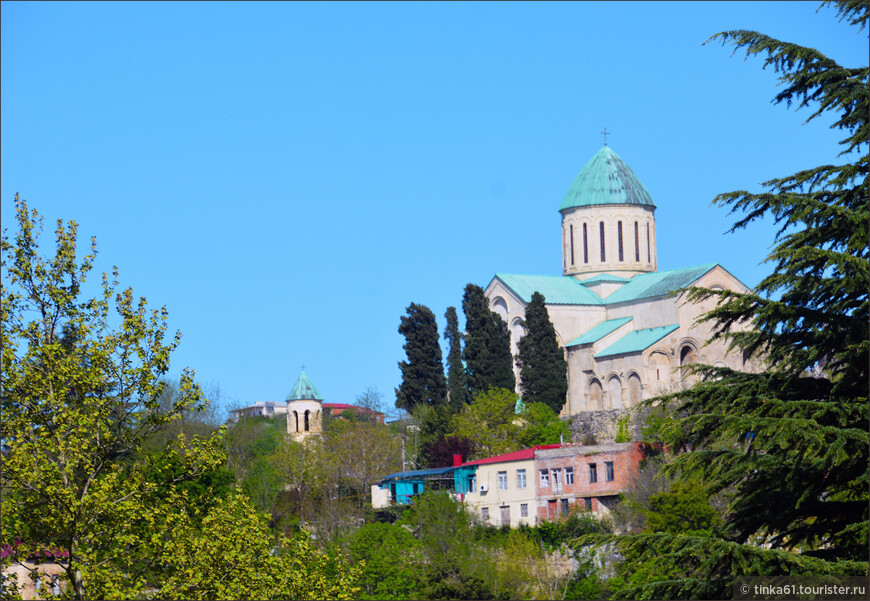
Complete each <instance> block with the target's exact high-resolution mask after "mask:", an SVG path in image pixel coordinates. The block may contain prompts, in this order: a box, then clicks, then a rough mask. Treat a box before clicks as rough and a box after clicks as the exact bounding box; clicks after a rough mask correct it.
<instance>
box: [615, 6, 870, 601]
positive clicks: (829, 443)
mask: <svg viewBox="0 0 870 601" xmlns="http://www.w3.org/2000/svg"><path fill="white" fill-rule="evenodd" d="M836 7H837V10H838V14H839V17H840V19H841V20H845V21H847V22H848V23H849V24H850V25H852V26H857V27H859V28H861V29H863V28H865V27H866V25H867V16H868V5H867V4H866V3H864V2H838V3H836ZM711 41H718V42H721V43H722V44H730V45H733V46H734V47H735V49H744V50H745V51H746V53H747V55H748V56H755V55H758V54H761V55H765V60H764V66H765V67H773V69H774V70H776V71H777V72H778V73H780V81H781V82H782V84H783V85H784V89H783V90H782V91H780V92H779V94H777V96H776V98H775V99H774V102H775V103H781V102H785V103H786V104H787V105H790V104H791V103H793V102H794V103H796V104H797V105H798V107H814V112H813V113H812V114H811V115H810V116H809V118H808V119H807V121H812V120H813V119H815V118H817V117H819V116H821V115H824V114H829V113H831V114H834V115H835V116H836V117H835V122H834V124H833V126H832V127H833V128H836V129H840V130H842V131H843V132H844V136H845V137H844V138H843V139H842V141H841V144H842V146H843V152H842V153H841V156H844V157H846V161H845V162H843V163H842V164H839V165H838V164H827V165H821V166H818V167H811V168H807V169H805V170H802V171H800V172H798V173H796V174H794V175H789V176H786V177H781V178H776V179H772V180H770V181H768V182H766V183H764V184H763V186H764V188H765V189H764V191H762V192H749V191H746V190H740V191H736V192H729V193H725V194H720V195H719V196H717V197H716V199H715V202H716V203H717V204H719V205H721V206H726V207H730V208H731V211H732V212H733V213H736V214H738V215H740V217H739V219H738V220H737V222H736V223H735V225H734V226H733V228H732V231H733V230H736V229H740V228H745V227H748V226H749V225H750V224H752V223H753V222H754V221H756V220H759V219H762V218H767V219H771V220H773V221H774V222H775V223H776V224H777V225H778V226H779V230H778V232H777V234H776V236H775V239H774V243H773V246H772V250H771V252H770V254H769V255H768V257H767V262H768V263H771V264H772V266H773V271H772V273H771V274H770V275H769V276H767V277H766V278H764V279H763V280H762V282H761V283H760V284H759V285H758V287H757V288H756V289H755V290H753V291H751V292H748V293H745V294H741V293H737V292H732V291H722V290H704V289H695V290H692V291H691V298H692V299H694V300H703V299H706V298H711V297H712V298H716V299H717V301H718V303H717V306H716V308H715V309H714V310H713V311H712V312H711V313H709V314H708V316H707V319H708V320H711V321H712V323H713V324H714V325H715V333H714V336H715V338H719V339H723V340H726V341H728V342H729V343H730V344H731V348H732V350H735V351H743V352H744V353H746V354H748V355H754V356H757V357H758V358H759V359H761V360H762V361H763V362H764V363H765V365H766V369H765V371H763V372H761V373H743V372H739V371H734V370H730V369H726V368H715V367H711V366H694V367H693V371H695V372H696V373H698V374H699V375H700V376H701V377H702V381H701V382H699V383H698V384H696V385H695V386H693V387H692V388H690V389H688V390H686V391H681V392H677V393H674V394H672V395H670V396H668V397H665V398H664V399H663V400H664V401H665V402H666V403H667V404H668V405H669V406H671V407H672V409H673V410H674V411H675V413H674V417H672V418H671V419H670V420H669V421H667V422H666V423H665V428H666V431H667V433H666V438H667V439H668V440H667V441H668V442H670V443H672V444H673V445H674V448H679V447H680V446H681V445H687V447H688V448H692V449H694V450H693V451H691V452H687V453H683V454H681V455H679V456H677V457H675V458H674V459H673V462H672V463H671V464H670V465H669V466H667V467H666V471H667V472H668V473H669V474H671V475H673V476H675V477H676V478H677V482H678V483H679V482H685V483H689V482H691V481H692V479H696V480H698V481H702V482H704V483H705V484H706V485H707V486H709V490H710V491H711V492H714V493H715V492H722V493H724V494H726V496H727V498H728V501H729V503H728V507H727V510H726V512H725V516H726V524H725V527H724V528H723V529H722V531H721V532H720V533H719V534H713V535H710V536H690V535H687V534H683V535H673V534H671V533H667V532H663V533H657V534H646V535H643V534H642V535H638V536H633V537H620V538H618V539H616V540H617V544H618V545H620V546H621V547H622V549H623V550H624V551H625V552H626V554H628V553H630V554H631V555H632V556H633V557H634V558H636V560H638V561H641V562H643V561H656V562H657V571H656V572H655V573H656V574H658V576H659V577H657V578H650V579H648V580H647V581H645V582H642V583H639V584H638V585H637V586H635V587H634V588H628V589H626V590H624V591H622V593H621V594H624V595H625V596H627V597H634V598H649V597H657V598H662V597H669V598H680V597H694V598H699V597H706V598H717V597H719V598H721V597H722V596H723V595H730V592H731V589H730V584H731V581H732V579H733V577H734V576H735V575H740V574H747V575H787V574H792V573H801V574H841V575H845V574H852V575H858V574H867V571H868V562H867V559H868V557H867V548H868V481H870V480H868V465H870V460H868V427H867V415H868V400H867V381H868V373H867V370H868V344H870V343H868V336H867V323H868V289H870V273H868V231H867V215H868V189H867V175H868V157H867V145H868V124H867V119H868V113H870V106H868V68H867V66H866V65H865V66H861V67H857V68H847V67H843V66H840V65H838V64H837V63H836V62H835V61H833V60H832V59H830V58H828V57H826V56H825V55H823V54H822V53H821V52H819V51H817V50H814V49H811V48H806V47H803V46H800V45H797V44H793V43H787V42H782V41H780V40H776V39H773V38H770V37H768V36H766V35H763V34H760V33H757V32H754V31H726V32H722V33H719V34H717V35H715V36H713V38H711ZM744 323H748V324H751V326H752V327H751V329H748V330H744V329H742V328H741V329H738V328H736V327H734V326H736V325H739V324H744Z"/></svg>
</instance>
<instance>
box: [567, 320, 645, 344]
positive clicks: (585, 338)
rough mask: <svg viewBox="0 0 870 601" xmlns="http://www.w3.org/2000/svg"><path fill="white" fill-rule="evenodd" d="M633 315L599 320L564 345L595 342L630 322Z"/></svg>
mask: <svg viewBox="0 0 870 601" xmlns="http://www.w3.org/2000/svg"><path fill="white" fill-rule="evenodd" d="M632 319H634V318H633V317H621V318H619V319H608V320H607V321H604V322H601V323H600V324H598V325H597V326H595V327H594V328H592V329H591V330H589V331H588V332H586V333H585V334H583V335H582V336H578V337H577V338H575V339H574V340H572V341H571V342H569V343H568V344H566V345H565V346H566V347H567V346H577V345H578V344H591V343H593V342H597V341H599V340H601V339H602V338H604V337H605V336H607V335H608V334H610V333H611V332H613V331H614V330H616V329H617V328H619V327H621V326H623V325H625V324H627V323H628V322H630V321H631V320H632Z"/></svg>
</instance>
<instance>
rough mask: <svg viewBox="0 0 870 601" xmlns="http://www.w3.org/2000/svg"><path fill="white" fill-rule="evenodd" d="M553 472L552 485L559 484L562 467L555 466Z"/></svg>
mask: <svg viewBox="0 0 870 601" xmlns="http://www.w3.org/2000/svg"><path fill="white" fill-rule="evenodd" d="M551 471H552V472H553V486H559V485H560V484H561V483H562V468H559V467H557V468H556V469H554V470H551Z"/></svg>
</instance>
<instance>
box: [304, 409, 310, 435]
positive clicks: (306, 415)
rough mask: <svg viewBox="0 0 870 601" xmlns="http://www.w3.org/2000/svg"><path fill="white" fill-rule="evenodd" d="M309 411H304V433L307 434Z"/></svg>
mask: <svg viewBox="0 0 870 601" xmlns="http://www.w3.org/2000/svg"><path fill="white" fill-rule="evenodd" d="M309 413H311V412H310V411H305V431H306V432H308V414H309Z"/></svg>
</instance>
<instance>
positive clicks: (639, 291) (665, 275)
mask: <svg viewBox="0 0 870 601" xmlns="http://www.w3.org/2000/svg"><path fill="white" fill-rule="evenodd" d="M716 265H717V264H716V263H708V264H707V265H698V266H696V267H685V268H683V269H672V270H670V271H654V272H652V273H642V274H640V275H636V276H634V277H633V278H632V279H631V280H629V281H628V283H627V284H625V286H622V287H621V288H620V289H619V290H617V291H616V292H614V293H613V294H611V295H610V296H608V297H607V304H608V305H611V304H613V303H624V302H629V301H634V300H639V299H642V298H651V297H655V296H665V295H666V294H668V293H669V292H671V291H673V290H679V289H680V288H686V287H687V286H689V285H690V284H691V283H692V282H694V281H695V280H697V279H698V278H700V277H701V276H702V275H704V274H705V273H707V272H708V271H710V270H711V269H713V268H714V267H716Z"/></svg>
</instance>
